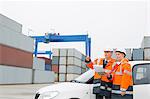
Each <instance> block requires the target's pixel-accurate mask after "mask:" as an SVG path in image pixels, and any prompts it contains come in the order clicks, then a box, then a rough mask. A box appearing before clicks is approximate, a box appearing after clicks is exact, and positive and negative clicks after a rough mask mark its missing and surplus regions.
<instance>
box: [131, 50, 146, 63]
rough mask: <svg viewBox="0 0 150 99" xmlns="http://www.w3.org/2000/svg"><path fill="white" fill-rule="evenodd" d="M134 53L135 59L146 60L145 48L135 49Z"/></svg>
mask: <svg viewBox="0 0 150 99" xmlns="http://www.w3.org/2000/svg"><path fill="white" fill-rule="evenodd" d="M132 55H133V60H134V61H136V60H144V49H143V48H138V49H133V52H132Z"/></svg>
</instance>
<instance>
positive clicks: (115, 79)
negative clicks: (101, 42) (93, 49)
mask: <svg viewBox="0 0 150 99" xmlns="http://www.w3.org/2000/svg"><path fill="white" fill-rule="evenodd" d="M125 56H126V50H125V49H116V61H117V62H116V65H115V66H114V68H113V71H112V73H111V74H110V75H108V79H110V80H112V83H113V85H112V95H111V99H133V79H132V69H131V65H130V64H129V63H128V59H126V58H125Z"/></svg>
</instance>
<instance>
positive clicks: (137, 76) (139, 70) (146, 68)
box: [133, 64, 150, 85]
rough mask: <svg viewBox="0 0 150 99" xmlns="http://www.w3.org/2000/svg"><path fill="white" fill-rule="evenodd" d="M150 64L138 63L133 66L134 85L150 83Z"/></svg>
mask: <svg viewBox="0 0 150 99" xmlns="http://www.w3.org/2000/svg"><path fill="white" fill-rule="evenodd" d="M149 75H150V64H138V65H135V66H134V67H133V81H134V85H140V84H150V76H149Z"/></svg>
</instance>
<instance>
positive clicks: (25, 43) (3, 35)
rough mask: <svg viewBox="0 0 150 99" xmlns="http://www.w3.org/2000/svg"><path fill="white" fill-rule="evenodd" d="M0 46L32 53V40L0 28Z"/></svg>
mask: <svg viewBox="0 0 150 99" xmlns="http://www.w3.org/2000/svg"><path fill="white" fill-rule="evenodd" d="M0 44H3V45H7V46H10V47H13V48H17V49H20V50H23V51H27V52H31V53H33V50H34V49H33V48H34V39H33V38H31V37H28V36H25V35H23V34H20V33H13V31H11V30H9V29H7V28H6V27H2V26H0Z"/></svg>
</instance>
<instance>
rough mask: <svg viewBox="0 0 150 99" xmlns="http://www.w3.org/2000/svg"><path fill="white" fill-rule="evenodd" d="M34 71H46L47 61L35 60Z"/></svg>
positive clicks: (35, 58)
mask: <svg viewBox="0 0 150 99" xmlns="http://www.w3.org/2000/svg"><path fill="white" fill-rule="evenodd" d="M33 69H36V70H45V60H44V59H40V58H37V57H34V58H33Z"/></svg>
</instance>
